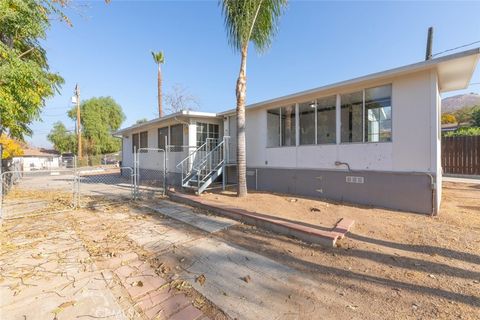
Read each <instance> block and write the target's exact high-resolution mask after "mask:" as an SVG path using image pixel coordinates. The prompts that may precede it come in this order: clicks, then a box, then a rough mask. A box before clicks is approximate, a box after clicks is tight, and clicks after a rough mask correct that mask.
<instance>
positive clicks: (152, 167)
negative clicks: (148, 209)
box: [133, 148, 167, 199]
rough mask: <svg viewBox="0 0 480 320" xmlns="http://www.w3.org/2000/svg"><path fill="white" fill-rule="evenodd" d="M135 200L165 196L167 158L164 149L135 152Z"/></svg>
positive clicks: (146, 149) (147, 149) (145, 149)
mask: <svg viewBox="0 0 480 320" xmlns="http://www.w3.org/2000/svg"><path fill="white" fill-rule="evenodd" d="M133 170H134V185H135V192H134V196H135V199H152V198H155V197H159V196H163V195H165V188H166V185H167V181H166V180H167V156H166V152H165V150H164V149H159V148H139V149H138V150H136V151H135V152H134V169H133Z"/></svg>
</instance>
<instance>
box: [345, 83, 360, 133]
mask: <svg viewBox="0 0 480 320" xmlns="http://www.w3.org/2000/svg"><path fill="white" fill-rule="evenodd" d="M341 101H342V102H341V103H342V104H341V106H342V107H341V110H342V111H341V118H342V126H341V133H342V136H341V137H342V142H363V91H359V92H354V93H350V94H342V95H341Z"/></svg>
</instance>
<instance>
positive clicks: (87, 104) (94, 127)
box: [68, 97, 125, 155]
mask: <svg viewBox="0 0 480 320" xmlns="http://www.w3.org/2000/svg"><path fill="white" fill-rule="evenodd" d="M68 116H69V117H70V118H71V119H73V120H76V119H77V111H76V108H72V109H71V110H70V111H69V112H68ZM80 120H81V125H82V137H83V139H85V141H86V148H85V149H86V150H85V151H86V152H87V153H88V154H91V155H96V154H105V153H111V152H117V151H119V150H120V147H121V144H120V140H119V139H118V138H115V137H113V136H112V132H113V131H115V130H118V129H119V128H120V126H121V125H122V122H123V121H124V120H125V115H124V114H123V111H122V107H121V106H120V105H119V104H118V103H116V102H115V100H113V98H111V97H99V98H91V99H89V100H86V101H84V102H83V103H82V104H81V106H80ZM82 141H83V140H82Z"/></svg>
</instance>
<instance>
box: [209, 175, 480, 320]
mask: <svg viewBox="0 0 480 320" xmlns="http://www.w3.org/2000/svg"><path fill="white" fill-rule="evenodd" d="M202 197H204V199H207V200H211V201H212V202H216V203H222V204H228V205H232V206H236V207H239V208H242V209H245V210H249V211H253V212H258V213H262V214H267V215H275V216H281V217H283V218H286V219H291V220H300V221H302V222H304V223H308V224H311V225H317V226H318V227H319V228H325V229H328V230H330V229H331V228H332V227H333V226H334V224H335V223H336V222H337V221H338V220H339V219H340V218H342V217H348V218H351V219H354V220H355V226H354V227H353V230H352V231H351V232H350V233H349V234H348V235H347V238H345V239H344V240H342V241H341V242H339V247H340V248H336V249H323V248H319V247H316V246H308V245H303V244H300V243H299V242H297V241H294V240H290V239H288V240H287V239H286V238H285V237H280V236H277V235H274V234H271V233H266V232H265V231H263V230H258V229H255V228H250V227H247V226H244V227H243V228H237V229H236V230H231V231H230V233H229V234H225V236H226V238H227V239H230V240H231V241H236V242H241V243H243V245H245V246H247V247H250V246H251V248H252V249H256V250H259V251H261V252H264V253H265V254H266V255H268V256H270V257H272V258H274V259H277V260H279V261H283V262H284V263H285V264H288V265H291V266H294V267H295V268H298V269H300V270H303V271H305V272H308V273H310V274H312V275H314V276H316V277H319V278H321V279H322V281H334V282H335V283H337V284H338V298H339V299H341V300H345V305H346V307H347V308H351V309H354V310H356V312H355V314H356V315H357V316H356V317H355V318H358V319H378V318H385V319H386V318H399V319H403V318H417V319H453V318H458V319H480V184H463V183H444V190H443V202H442V208H441V212H440V214H439V215H438V216H437V217H433V218H432V217H429V216H426V215H420V214H413V213H406V212H397V211H391V210H383V209H377V208H371V207H365V206H353V205H346V204H340V203H334V202H326V201H319V200H313V199H305V198H299V197H294V196H286V195H278V194H267V193H255V192H251V193H250V194H249V195H248V197H247V198H246V199H238V198H236V197H234V193H233V192H231V191H225V192H219V193H207V194H204V195H203V196H202ZM266 237H267V238H268V240H267V241H266V240H265V238H266ZM327 279H328V280H327ZM337 315H338V316H340V314H337Z"/></svg>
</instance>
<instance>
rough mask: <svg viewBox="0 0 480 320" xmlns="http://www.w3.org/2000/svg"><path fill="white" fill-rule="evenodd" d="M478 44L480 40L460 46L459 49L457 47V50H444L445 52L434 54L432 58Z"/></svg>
mask: <svg viewBox="0 0 480 320" xmlns="http://www.w3.org/2000/svg"><path fill="white" fill-rule="evenodd" d="M476 43H480V40H478V41H474V42H472V43H467V44H464V45H461V46H458V47H456V48H452V49H448V50H444V51H440V52H437V53H435V54H433V55H432V57H435V56H438V55H439V54H442V53H445V52H450V51H454V50H457V49H461V48H465V47H469V46H471V45H472V44H476Z"/></svg>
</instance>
